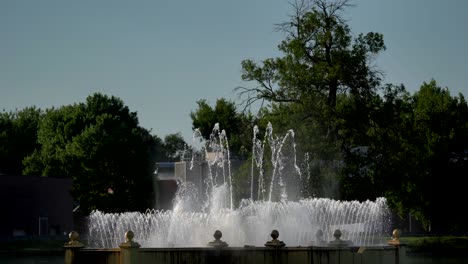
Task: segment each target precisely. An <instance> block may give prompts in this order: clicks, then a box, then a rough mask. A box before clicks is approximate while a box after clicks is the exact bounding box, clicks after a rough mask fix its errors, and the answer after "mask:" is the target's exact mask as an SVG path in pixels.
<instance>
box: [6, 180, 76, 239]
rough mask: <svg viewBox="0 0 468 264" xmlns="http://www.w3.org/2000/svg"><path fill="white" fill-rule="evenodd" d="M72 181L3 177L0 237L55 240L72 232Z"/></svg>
mask: <svg viewBox="0 0 468 264" xmlns="http://www.w3.org/2000/svg"><path fill="white" fill-rule="evenodd" d="M71 188H72V180H71V179H65V178H50V177H36V176H24V175H4V174H2V175H0V212H1V215H2V217H0V236H2V237H11V236H24V235H26V236H53V235H63V234H64V233H68V232H70V231H71V230H72V228H73V199H72V197H71V193H70V191H71Z"/></svg>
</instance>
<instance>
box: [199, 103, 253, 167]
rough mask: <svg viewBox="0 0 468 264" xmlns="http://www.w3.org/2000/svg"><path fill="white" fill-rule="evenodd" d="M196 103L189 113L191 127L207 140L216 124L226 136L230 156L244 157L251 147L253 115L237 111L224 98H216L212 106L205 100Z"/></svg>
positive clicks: (234, 106) (233, 105)
mask: <svg viewBox="0 0 468 264" xmlns="http://www.w3.org/2000/svg"><path fill="white" fill-rule="evenodd" d="M197 104H198V109H196V110H195V111H194V112H191V113H190V117H191V119H192V129H193V130H195V129H197V130H198V131H199V132H200V133H201V136H202V137H203V138H204V139H205V140H209V139H210V136H212V133H213V129H214V127H215V125H216V124H218V125H219V128H220V129H221V130H224V131H225V132H226V135H227V137H228V141H229V145H230V146H229V147H230V151H231V157H236V158H240V159H245V158H246V157H247V155H248V152H249V151H250V150H251V148H252V147H251V146H252V140H251V139H252V133H253V123H254V121H253V120H254V117H253V116H252V115H250V114H248V113H240V112H238V111H237V109H236V105H235V104H234V102H232V101H229V100H227V99H225V98H221V99H218V100H216V103H215V105H214V106H213V107H212V106H210V105H209V104H208V102H207V101H206V100H199V101H197Z"/></svg>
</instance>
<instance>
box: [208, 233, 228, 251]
mask: <svg viewBox="0 0 468 264" xmlns="http://www.w3.org/2000/svg"><path fill="white" fill-rule="evenodd" d="M222 236H223V233H221V231H219V230H216V231H215V232H214V234H213V237H214V238H215V240H214V241H211V242H208V246H210V247H215V248H223V247H227V246H228V243H226V242H224V241H222V240H221V237H222Z"/></svg>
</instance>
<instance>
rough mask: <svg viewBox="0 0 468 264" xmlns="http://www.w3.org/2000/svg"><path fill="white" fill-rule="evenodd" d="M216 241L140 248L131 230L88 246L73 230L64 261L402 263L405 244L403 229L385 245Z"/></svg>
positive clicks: (337, 233) (69, 263)
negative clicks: (110, 244)
mask: <svg viewBox="0 0 468 264" xmlns="http://www.w3.org/2000/svg"><path fill="white" fill-rule="evenodd" d="M213 236H214V238H215V240H213V241H211V242H208V243H207V247H198V248H141V247H140V244H138V243H137V242H135V241H133V237H134V234H133V232H132V231H127V232H126V233H125V242H123V243H121V244H120V245H119V248H115V249H88V248H85V247H84V245H83V244H82V243H80V242H79V241H78V238H79V237H78V233H76V232H71V233H70V235H69V238H70V242H68V243H66V244H65V245H64V248H65V262H64V263H65V264H77V263H85V264H93V263H108V264H136V263H138V264H146V263H148V264H149V263H153V264H166V263H168V264H169V263H171V264H177V263H233V264H234V263H239V264H240V263H242V264H250V263H252V264H253V263H255V264H262V263H265V264H266V263H278V264H279V263H284V264H288V263H291V264H292V263H294V264H302V263H304V264H305V263H312V264H315V263H317V264H319V263H320V264H340V263H361V264H365V263H372V264H374V263H375V264H379V263H381V264H387V263H388V264H394V263H400V262H401V261H400V259H401V257H402V256H404V255H405V254H406V253H405V247H404V245H402V244H401V243H400V240H399V236H400V231H399V230H397V229H395V231H393V237H392V239H391V240H390V241H388V245H386V246H368V247H355V246H353V245H352V244H350V242H349V241H346V240H341V239H340V237H341V231H339V230H336V231H335V233H334V236H335V240H333V241H330V242H324V241H321V240H320V234H318V235H317V240H316V241H315V243H314V246H308V247H286V244H285V243H284V242H283V241H280V240H278V237H279V232H278V231H277V230H273V231H272V232H271V237H272V240H270V241H267V242H266V243H265V247H254V246H244V247H229V245H228V243H227V242H225V241H222V240H221V237H222V233H221V231H219V230H216V231H215V233H214V235H213Z"/></svg>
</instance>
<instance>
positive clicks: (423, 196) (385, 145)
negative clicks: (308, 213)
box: [340, 80, 468, 231]
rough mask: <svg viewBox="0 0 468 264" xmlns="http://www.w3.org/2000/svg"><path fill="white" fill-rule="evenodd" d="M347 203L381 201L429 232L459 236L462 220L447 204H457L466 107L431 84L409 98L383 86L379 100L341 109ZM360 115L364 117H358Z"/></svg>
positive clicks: (466, 141)
mask: <svg viewBox="0 0 468 264" xmlns="http://www.w3.org/2000/svg"><path fill="white" fill-rule="evenodd" d="M342 103H343V104H342V105H340V108H342V109H343V110H342V111H341V110H340V112H342V113H343V116H342V120H343V127H345V128H346V129H341V130H340V133H342V136H343V138H345V140H344V142H345V144H346V145H345V150H346V164H347V166H346V167H345V173H344V175H343V176H342V178H341V182H342V191H343V193H342V194H343V197H344V198H345V199H359V200H363V199H374V198H376V197H379V196H385V197H386V198H387V200H388V202H389V204H390V206H391V207H392V208H394V209H396V211H397V212H398V213H399V214H400V215H401V216H405V215H407V214H408V213H411V214H412V215H413V216H414V217H416V219H418V220H420V221H421V222H422V223H423V224H424V226H425V227H426V229H427V230H432V231H442V230H445V231H447V230H452V231H461V230H462V229H460V228H461V226H462V225H461V222H463V221H465V222H466V218H465V217H463V216H461V215H460V214H458V212H454V211H453V210H449V209H448V208H449V207H447V204H450V203H452V202H453V201H456V200H460V199H462V197H461V193H462V190H461V188H460V187H459V186H462V182H463V180H464V178H466V175H468V170H467V166H466V164H467V160H468V159H465V157H466V156H467V155H468V154H467V153H468V152H466V150H467V149H468V147H467V146H468V133H467V126H468V117H467V113H468V112H467V109H468V106H467V104H466V101H465V99H464V97H463V95H461V94H460V95H459V97H452V96H451V95H450V93H449V91H448V89H443V88H441V87H439V86H438V85H437V83H436V82H435V81H434V80H432V81H431V82H429V83H424V84H423V85H422V86H421V88H420V90H419V91H418V92H416V93H415V94H414V95H410V94H409V93H408V92H407V91H406V90H405V87H404V86H393V85H387V86H386V87H385V89H384V93H383V97H375V98H374V99H373V100H368V101H366V102H361V103H359V104H357V102H356V101H355V100H352V99H351V98H348V99H347V100H343V101H342ZM359 109H361V110H359Z"/></svg>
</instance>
